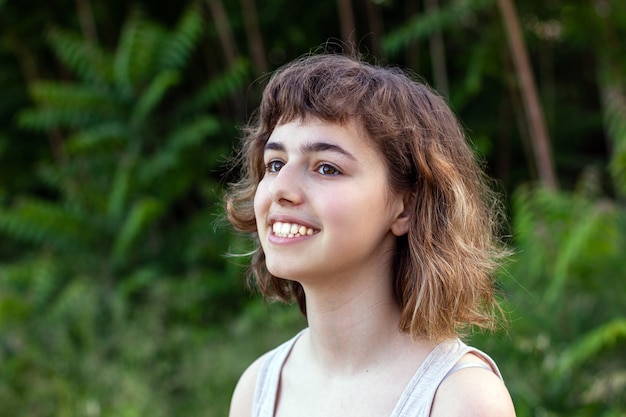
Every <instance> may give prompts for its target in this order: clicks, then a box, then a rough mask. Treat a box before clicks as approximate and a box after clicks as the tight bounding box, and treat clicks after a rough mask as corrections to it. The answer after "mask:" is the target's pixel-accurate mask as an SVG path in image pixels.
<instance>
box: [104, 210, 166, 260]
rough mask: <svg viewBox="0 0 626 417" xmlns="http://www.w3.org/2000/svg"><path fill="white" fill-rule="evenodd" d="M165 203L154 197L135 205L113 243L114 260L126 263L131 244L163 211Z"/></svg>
mask: <svg viewBox="0 0 626 417" xmlns="http://www.w3.org/2000/svg"><path fill="white" fill-rule="evenodd" d="M163 209H164V207H163V205H162V204H161V203H160V202H159V201H158V200H156V199H154V198H144V199H141V200H139V201H137V202H135V204H134V205H133V207H132V208H131V210H130V213H129V214H128V216H127V217H126V220H125V222H124V224H123V225H122V228H121V230H120V232H119V234H118V236H117V239H116V240H115V243H114V245H113V254H112V255H113V262H114V263H115V264H117V265H120V264H122V263H124V261H125V260H126V258H127V255H128V252H129V251H130V248H131V245H132V244H133V243H134V242H136V241H137V239H139V236H140V235H141V232H142V231H143V230H145V229H146V228H147V227H148V226H149V225H150V224H151V223H152V222H154V221H155V220H156V219H157V218H158V217H159V215H160V214H161V213H162V212H163Z"/></svg>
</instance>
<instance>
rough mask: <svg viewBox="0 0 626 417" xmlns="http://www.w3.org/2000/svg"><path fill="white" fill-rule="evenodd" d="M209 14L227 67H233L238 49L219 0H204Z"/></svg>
mask: <svg viewBox="0 0 626 417" xmlns="http://www.w3.org/2000/svg"><path fill="white" fill-rule="evenodd" d="M206 2H207V5H208V6H209V10H210V11H211V15H212V16H213V22H214V23H215V28H216V29H217V36H218V37H219V40H220V43H221V44H222V50H223V51H224V56H225V57H226V62H227V63H228V67H233V65H234V64H235V61H236V60H237V56H238V55H239V51H238V50H237V43H236V42H235V35H234V34H233V31H232V29H231V27H230V22H229V20H228V15H227V14H226V10H225V9H224V5H223V4H222V1H221V0H206Z"/></svg>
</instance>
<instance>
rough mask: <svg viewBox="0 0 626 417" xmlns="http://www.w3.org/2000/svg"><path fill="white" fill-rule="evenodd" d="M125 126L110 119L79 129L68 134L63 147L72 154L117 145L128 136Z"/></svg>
mask: <svg viewBox="0 0 626 417" xmlns="http://www.w3.org/2000/svg"><path fill="white" fill-rule="evenodd" d="M128 134H129V132H128V129H127V126H126V125H125V124H124V123H122V122H120V121H111V122H104V123H100V124H97V125H95V126H92V127H87V128H84V129H81V130H79V131H78V132H76V133H75V134H74V135H72V136H70V137H69V138H68V139H67V141H66V143H65V149H66V150H67V151H68V152H70V153H72V154H79V153H85V152H93V151H96V150H97V149H104V148H110V147H111V146H114V147H117V146H119V145H120V144H122V143H123V142H124V141H125V140H127V137H128Z"/></svg>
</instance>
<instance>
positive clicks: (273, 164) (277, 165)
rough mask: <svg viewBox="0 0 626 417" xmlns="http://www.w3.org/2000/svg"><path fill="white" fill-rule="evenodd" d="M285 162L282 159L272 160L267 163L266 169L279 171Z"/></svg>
mask: <svg viewBox="0 0 626 417" xmlns="http://www.w3.org/2000/svg"><path fill="white" fill-rule="evenodd" d="M284 165H285V164H284V163H283V162H282V161H276V160H275V161H270V162H269V163H268V164H266V165H265V170H266V171H267V172H278V171H280V170H281V168H282V167H283V166H284Z"/></svg>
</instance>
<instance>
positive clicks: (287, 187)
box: [268, 163, 304, 205]
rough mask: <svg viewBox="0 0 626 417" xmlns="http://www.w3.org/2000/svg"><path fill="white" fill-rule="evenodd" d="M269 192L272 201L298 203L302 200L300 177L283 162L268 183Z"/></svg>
mask: <svg viewBox="0 0 626 417" xmlns="http://www.w3.org/2000/svg"><path fill="white" fill-rule="evenodd" d="M268 190H269V194H270V197H271V199H272V201H274V202H276V203H278V204H292V205H296V204H300V203H301V202H302V201H303V198H304V196H303V190H302V178H300V176H299V175H298V173H297V169H294V168H292V167H290V166H289V164H288V163H287V164H285V165H284V166H283V167H282V168H281V170H280V171H278V172H277V173H276V175H275V176H274V178H273V179H272V182H271V183H270V185H269V188H268Z"/></svg>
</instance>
